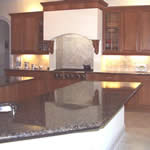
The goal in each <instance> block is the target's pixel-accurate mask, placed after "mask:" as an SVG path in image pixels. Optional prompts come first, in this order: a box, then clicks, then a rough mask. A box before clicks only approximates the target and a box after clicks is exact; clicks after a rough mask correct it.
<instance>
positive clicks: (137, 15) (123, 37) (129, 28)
mask: <svg viewBox="0 0 150 150" xmlns="http://www.w3.org/2000/svg"><path fill="white" fill-rule="evenodd" d="M117 12H118V14H117ZM110 14H111V15H112V14H117V15H116V18H118V19H116V18H114V17H112V18H113V19H110V20H109V23H107V21H106V20H108V19H107V18H108V16H109V15H110ZM103 18H104V29H105V30H104V39H103V41H104V43H103V49H104V52H103V54H111V55H112V54H116V55H150V34H149V32H150V28H149V27H150V7H149V6H130V7H110V8H106V10H105V11H104V17H103ZM116 20H117V21H118V23H117V24H119V25H118V33H117V34H116V33H113V31H115V30H110V31H111V32H112V33H111V36H109V37H110V38H108V34H109V33H108V31H106V29H107V28H108V24H114V22H117V21H116ZM116 26H117V25H116ZM116 31H117V30H116ZM113 34H115V36H112V35H113ZM107 39H111V40H110V41H113V40H114V39H115V40H116V41H117V40H118V46H117V48H114V49H111V48H110V49H108V48H107V46H108V43H111V44H112V43H113V42H108V40H107ZM116 45H117V44H116Z"/></svg>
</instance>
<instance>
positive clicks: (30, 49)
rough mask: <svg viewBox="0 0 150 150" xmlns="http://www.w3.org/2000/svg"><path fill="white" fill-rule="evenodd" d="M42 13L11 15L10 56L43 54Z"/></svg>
mask: <svg viewBox="0 0 150 150" xmlns="http://www.w3.org/2000/svg"><path fill="white" fill-rule="evenodd" d="M42 43H43V12H31V13H17V14H11V50H12V51H11V52H12V54H44V53H46V54H47V53H48V52H47V51H43V49H42Z"/></svg>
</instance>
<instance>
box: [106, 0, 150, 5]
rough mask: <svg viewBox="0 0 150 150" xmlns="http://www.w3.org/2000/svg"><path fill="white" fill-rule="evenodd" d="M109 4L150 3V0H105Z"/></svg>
mask: <svg viewBox="0 0 150 150" xmlns="http://www.w3.org/2000/svg"><path fill="white" fill-rule="evenodd" d="M105 1H106V2H107V3H108V4H109V6H129V5H150V0H105Z"/></svg>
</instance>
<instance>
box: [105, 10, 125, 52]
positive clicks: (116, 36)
mask: <svg viewBox="0 0 150 150" xmlns="http://www.w3.org/2000/svg"><path fill="white" fill-rule="evenodd" d="M121 16H122V13H121V11H120V10H119V9H115V10H114V9H108V10H106V11H104V17H103V19H104V26H103V27H104V28H103V31H104V43H103V47H104V52H106V53H115V52H119V51H120V49H121V40H120V39H121V27H122V25H121Z"/></svg>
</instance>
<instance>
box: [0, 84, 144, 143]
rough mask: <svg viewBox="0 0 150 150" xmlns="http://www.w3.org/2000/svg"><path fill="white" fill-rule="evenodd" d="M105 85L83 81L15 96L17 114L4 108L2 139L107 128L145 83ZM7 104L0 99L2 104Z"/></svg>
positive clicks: (10, 139) (5, 140)
mask: <svg viewBox="0 0 150 150" xmlns="http://www.w3.org/2000/svg"><path fill="white" fill-rule="evenodd" d="M107 84H109V82H107ZM111 84H112V82H111ZM104 85H105V84H104V82H99V81H81V82H78V83H75V84H72V85H69V86H66V87H64V88H58V89H56V90H55V91H53V92H50V93H45V94H43V95H40V96H36V97H31V98H23V99H20V101H16V100H15V99H14V100H11V104H12V105H13V106H15V114H13V113H12V112H5V113H4V112H3V113H2V112H0V142H1V143H2V142H8V141H16V140H24V139H31V138H37V137H45V136H53V135H59V134H66V133H73V132H78V131H84V130H92V129H99V128H103V127H104V126H105V124H106V123H108V122H109V121H110V120H111V119H112V117H113V116H114V115H115V114H116V113H117V112H118V111H119V110H120V108H121V107H122V106H123V105H124V104H125V103H126V102H127V101H128V100H129V99H130V97H131V96H132V95H134V94H135V93H136V92H137V90H138V89H139V88H140V87H141V85H142V84H140V83H139V84H138V83H137V84H136V85H137V87H135V88H131V87H130V83H127V82H121V83H120V84H119V85H120V87H118V88H105V86H104ZM3 105H4V103H3V100H0V108H1V106H3Z"/></svg>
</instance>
